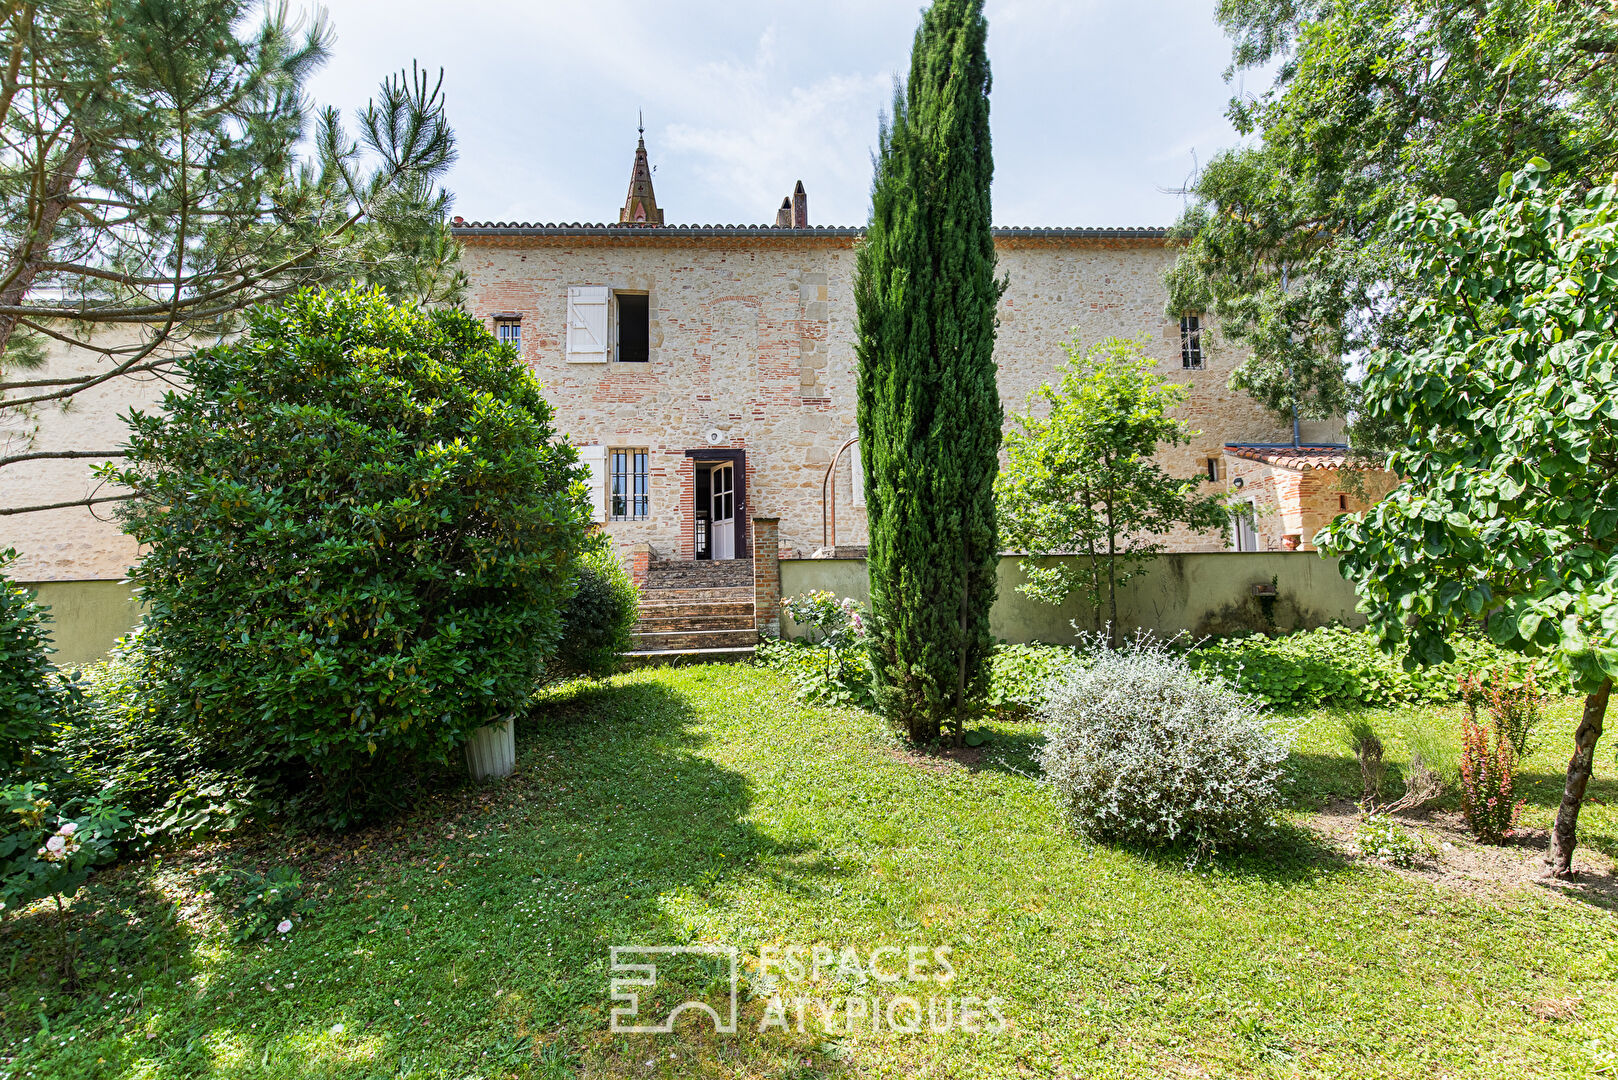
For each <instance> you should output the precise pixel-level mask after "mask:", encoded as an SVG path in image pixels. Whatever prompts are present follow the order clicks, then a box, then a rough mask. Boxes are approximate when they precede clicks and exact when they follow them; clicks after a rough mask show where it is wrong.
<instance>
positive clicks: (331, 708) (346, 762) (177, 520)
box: [104, 289, 588, 826]
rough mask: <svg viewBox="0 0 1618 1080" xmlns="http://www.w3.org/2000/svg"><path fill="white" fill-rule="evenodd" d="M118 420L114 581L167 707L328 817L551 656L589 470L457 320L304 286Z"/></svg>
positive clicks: (481, 336)
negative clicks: (125, 544)
mask: <svg viewBox="0 0 1618 1080" xmlns="http://www.w3.org/2000/svg"><path fill="white" fill-rule="evenodd" d="M176 370H177V371H178V373H179V374H180V375H181V376H182V377H183V378H184V379H185V381H186V383H187V385H188V386H189V389H188V390H187V391H185V392H171V393H170V394H168V395H167V396H166V397H165V398H164V402H163V413H162V414H161V415H143V414H141V413H138V412H137V413H134V414H133V415H132V416H131V428H132V432H133V433H132V436H131V438H130V444H129V460H128V463H127V465H126V467H124V468H122V469H118V470H113V469H111V468H108V469H106V470H104V471H105V472H106V473H108V474H109V475H110V478H112V479H115V480H117V481H118V482H120V483H123V484H125V485H127V486H129V487H130V488H132V489H133V490H134V491H135V492H136V493H137V498H136V500H135V501H133V502H132V503H129V504H127V505H126V507H125V509H124V521H125V528H126V530H127V531H128V532H129V533H131V534H132V535H133V536H134V537H135V538H136V539H137V540H139V541H140V543H141V544H142V545H144V546H145V548H146V554H145V555H144V556H143V557H142V559H141V561H140V563H139V564H138V565H137V566H136V567H135V569H134V571H133V573H132V575H131V576H132V578H133V580H134V582H135V584H136V585H137V586H138V587H139V588H140V590H141V593H142V597H143V599H144V600H145V602H146V605H147V611H148V614H147V616H146V619H145V632H144V635H143V637H142V647H143V648H147V649H152V650H154V651H155V653H156V655H157V657H158V658H159V660H160V668H159V670H162V671H164V672H165V673H166V677H167V680H168V686H169V692H170V696H171V697H172V698H173V699H174V700H175V701H177V702H178V707H180V708H182V709H184V710H185V711H186V714H187V715H188V716H189V717H190V721H189V722H190V723H191V724H193V725H194V726H195V727H196V729H197V730H199V731H200V732H201V733H202V734H203V735H204V736H206V737H207V738H208V739H209V740H210V741H211V743H212V744H213V745H216V746H219V747H222V748H223V750H224V751H225V753H226V755H227V757H228V758H229V759H230V760H232V761H234V762H236V763H238V764H241V765H243V767H244V768H246V769H247V770H248V771H250V772H252V773H254V774H256V775H257V776H258V777H261V778H263V779H265V780H266V781H269V782H271V783H273V784H276V785H279V788H280V790H281V792H282V793H283V795H284V796H286V797H287V798H288V799H290V800H291V801H292V803H293V804H295V805H296V806H297V807H299V808H300V809H305V810H307V812H308V813H309V814H311V815H313V816H316V817H318V818H320V819H321V820H324V821H326V822H328V823H330V824H333V825H338V826H342V825H346V824H348V823H349V822H351V821H353V820H356V819H358V818H361V817H364V816H366V815H367V814H369V813H370V812H372V811H374V810H376V809H378V808H381V807H383V806H386V805H389V804H391V803H392V802H393V801H395V800H397V799H402V798H405V797H407V796H408V794H409V780H410V778H411V777H412V776H413V775H415V774H416V773H417V772H418V771H419V769H420V768H421V767H424V766H427V765H430V764H433V763H442V762H444V761H445V760H446V759H447V758H448V756H449V754H450V753H451V752H452V751H453V750H454V749H455V748H456V747H458V746H459V745H461V744H462V743H463V742H464V741H465V739H466V738H467V736H468V735H470V733H471V732H472V730H473V729H474V728H477V727H479V726H481V725H483V724H487V723H490V722H491V721H494V720H496V719H499V718H501V717H503V716H504V715H506V714H508V713H511V712H512V711H514V710H516V709H519V708H521V707H522V705H523V704H524V702H526V701H527V700H528V698H529V696H530V694H531V693H532V692H533V688H534V686H535V682H536V679H537V678H538V677H539V675H540V673H541V670H542V668H543V665H544V661H545V660H546V658H547V657H549V656H551V655H552V654H554V653H555V651H556V649H557V647H558V644H559V639H560V636H561V628H562V610H563V607H564V605H565V604H566V603H567V601H568V599H569V598H570V597H571V595H572V592H573V588H574V577H575V562H576V559H577V555H578V553H579V552H580V551H581V550H583V548H584V545H585V534H586V530H587V528H588V511H587V505H586V497H585V489H584V484H583V479H584V472H583V470H581V469H580V468H579V467H578V465H577V460H578V455H577V452H576V451H575V450H574V449H573V447H572V446H570V445H569V444H567V443H566V442H564V441H560V440H559V439H558V438H557V432H556V430H555V428H554V427H553V425H552V415H553V414H552V410H551V407H550V406H549V405H548V404H547V403H546V401H545V399H544V397H543V396H542V394H541V391H540V387H539V384H538V383H537V382H536V381H535V379H534V378H533V376H532V375H531V374H530V373H529V372H528V370H527V369H526V368H525V367H524V366H523V364H522V363H521V361H520V360H519V359H518V357H517V356H516V354H515V353H514V351H513V350H512V349H511V348H510V347H508V346H502V345H500V344H498V343H497V342H496V341H495V340H494V338H493V336H492V335H490V334H489V332H488V331H487V330H486V329H484V328H483V327H482V326H481V325H480V324H479V323H478V322H476V321H475V320H473V319H472V318H471V317H470V316H467V315H465V314H464V313H462V312H459V311H451V310H434V311H423V310H420V309H417V308H413V307H408V306H402V307H394V306H391V305H389V304H388V302H387V301H386V299H385V298H384V297H383V295H382V294H381V292H380V291H376V290H372V291H362V290H355V289H351V290H347V291H343V292H335V293H334V292H325V291H315V290H311V291H306V292H303V293H299V294H297V295H296V296H294V297H292V298H290V299H288V300H287V301H286V302H284V303H283V304H282V305H280V306H278V307H275V308H269V309H264V310H261V311H259V312H256V313H255V314H253V316H252V317H251V319H250V321H249V325H248V331H247V333H246V334H245V335H244V336H243V337H242V338H240V339H238V340H237V341H236V342H234V343H233V344H230V345H228V346H222V347H218V348H214V349H209V350H205V351H203V352H200V353H197V354H195V355H193V356H190V357H187V358H185V359H183V360H181V361H180V363H179V365H178V367H177V369H176Z"/></svg>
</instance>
